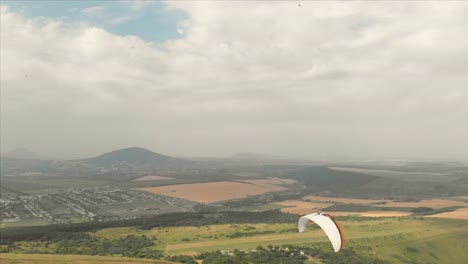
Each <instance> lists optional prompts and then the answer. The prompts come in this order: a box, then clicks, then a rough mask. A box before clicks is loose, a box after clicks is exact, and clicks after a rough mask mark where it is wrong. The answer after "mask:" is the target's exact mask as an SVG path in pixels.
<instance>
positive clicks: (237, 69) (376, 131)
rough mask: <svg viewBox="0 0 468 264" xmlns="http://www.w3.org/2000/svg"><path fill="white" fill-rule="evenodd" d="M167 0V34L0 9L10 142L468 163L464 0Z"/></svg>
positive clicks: (78, 149) (57, 147)
mask: <svg viewBox="0 0 468 264" xmlns="http://www.w3.org/2000/svg"><path fill="white" fill-rule="evenodd" d="M138 3H139V4H142V3H143V2H140V1H138ZM167 7H168V8H169V9H180V10H183V11H184V12H186V13H187V14H188V17H189V18H188V19H187V20H186V21H184V22H181V23H180V25H179V29H180V30H183V31H181V33H183V38H181V39H178V40H170V41H167V42H165V43H162V44H158V45H156V44H152V43H148V42H145V41H143V40H141V39H139V38H137V37H131V36H117V35H113V34H111V33H109V32H107V31H105V30H103V29H100V28H97V27H89V26H80V27H68V26H65V25H63V24H61V23H58V22H56V21H51V20H47V21H46V22H44V23H37V22H34V21H33V20H29V19H26V18H24V17H22V16H20V15H18V14H15V13H12V12H10V11H8V10H7V9H6V8H5V7H2V11H1V12H2V13H1V32H2V35H1V41H2V46H1V52H2V56H1V65H2V67H1V76H2V78H1V85H2V97H1V103H2V104H1V109H2V111H1V118H2V126H1V132H2V133H1V137H2V151H3V150H4V149H5V151H6V150H9V149H13V148H16V147H18V146H31V148H32V149H34V150H42V151H44V152H45V151H48V152H50V153H45V154H47V155H54V154H55V155H68V156H73V157H76V156H89V155H92V154H97V153H99V152H102V151H107V150H110V149H115V148H118V147H126V146H134V145H140V146H145V147H149V148H151V149H153V150H156V151H160V152H164V153H168V154H177V155H228V154H231V153H233V152H244V151H255V152H264V153H271V154H282V155H293V156H302V157H312V158H317V157H323V156H345V157H364V158H381V157H403V158H404V157H407V158H460V157H461V158H464V159H467V158H468V153H467V151H466V148H461V147H460V146H465V145H468V139H467V138H466V134H468V126H467V125H466V122H464V120H465V119H466V117H467V116H468V108H466V105H468V90H466V88H465V87H466V85H467V83H468V77H467V75H466V72H468V65H467V64H466V61H465V58H466V57H467V55H468V35H467V34H466V31H467V29H468V26H467V25H468V24H467V23H466V22H467V20H466V17H468V4H467V3H463V2H450V3H438V2H417V3H412V2H409V3H407V2H379V3H375V4H374V3H370V2H322V1H319V2H307V3H305V4H303V5H302V8H300V7H298V6H297V5H296V4H294V3H290V2H273V3H270V2H269V3H265V2H261V1H260V2H229V1H219V2H206V1H192V2H182V1H169V2H167ZM154 34H157V32H154ZM4 65H8V67H6V66H4Z"/></svg>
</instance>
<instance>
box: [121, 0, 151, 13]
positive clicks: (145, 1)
mask: <svg viewBox="0 0 468 264" xmlns="http://www.w3.org/2000/svg"><path fill="white" fill-rule="evenodd" d="M124 2H126V3H128V4H130V7H131V8H132V9H133V10H135V11H140V10H142V9H143V8H146V7H148V6H149V5H152V4H155V3H156V2H157V1H154V0H130V1H124Z"/></svg>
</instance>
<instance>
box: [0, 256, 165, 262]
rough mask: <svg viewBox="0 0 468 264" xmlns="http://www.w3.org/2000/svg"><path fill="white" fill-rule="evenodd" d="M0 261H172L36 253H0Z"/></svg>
mask: <svg viewBox="0 0 468 264" xmlns="http://www.w3.org/2000/svg"><path fill="white" fill-rule="evenodd" d="M0 262H1V263H2V264H43V263H56V264H97V263H102V264H133V263H144V264H170V263H173V262H169V261H161V260H150V259H135V258H122V257H97V256H76V255H60V256H56V255H37V254H0Z"/></svg>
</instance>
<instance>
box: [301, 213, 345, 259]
mask: <svg viewBox="0 0 468 264" xmlns="http://www.w3.org/2000/svg"><path fill="white" fill-rule="evenodd" d="M310 222H314V223H316V224H317V225H318V226H320V228H322V230H323V231H325V234H326V235H327V236H328V239H330V242H331V243H332V246H333V249H334V250H335V252H338V251H340V250H341V249H342V248H343V244H344V235H343V230H342V229H341V226H340V224H339V223H338V222H337V221H336V220H335V219H334V218H333V217H332V216H331V215H329V214H324V213H314V214H308V215H305V216H303V217H301V218H299V222H298V223H297V226H298V228H299V232H300V233H302V232H304V231H305V229H306V227H307V224H309V223H310Z"/></svg>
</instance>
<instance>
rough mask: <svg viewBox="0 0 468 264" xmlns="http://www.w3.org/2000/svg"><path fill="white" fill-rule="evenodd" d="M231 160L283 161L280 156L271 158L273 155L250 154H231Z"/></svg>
mask: <svg viewBox="0 0 468 264" xmlns="http://www.w3.org/2000/svg"><path fill="white" fill-rule="evenodd" d="M232 158H233V159H241V160H281V159H285V158H283V157H280V156H273V155H267V154H260V153H251V152H245V153H237V154H233V155H232Z"/></svg>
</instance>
